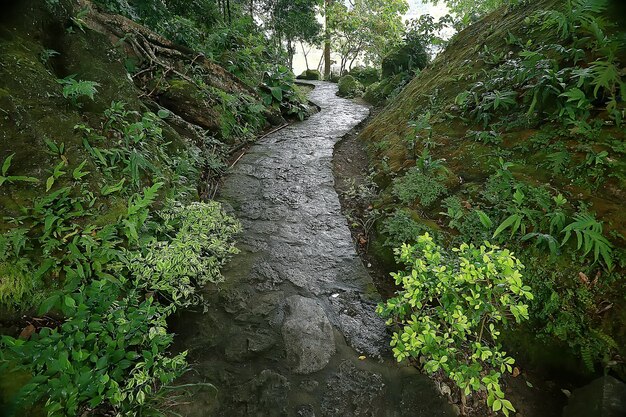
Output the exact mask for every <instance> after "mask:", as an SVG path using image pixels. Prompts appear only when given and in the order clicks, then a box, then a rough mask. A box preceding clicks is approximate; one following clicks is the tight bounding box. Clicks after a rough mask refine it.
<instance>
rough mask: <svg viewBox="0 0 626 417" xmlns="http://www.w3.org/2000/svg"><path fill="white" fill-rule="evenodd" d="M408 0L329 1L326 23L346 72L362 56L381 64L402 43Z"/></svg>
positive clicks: (341, 69) (366, 60)
mask: <svg viewBox="0 0 626 417" xmlns="http://www.w3.org/2000/svg"><path fill="white" fill-rule="evenodd" d="M408 8H409V6H408V3H407V2H406V0H355V1H354V2H351V3H350V4H348V5H346V4H345V3H344V2H339V1H334V2H330V1H327V2H326V9H325V12H326V24H327V31H328V35H327V36H329V37H330V46H331V48H332V49H333V50H334V51H335V52H336V53H337V54H338V55H339V56H340V62H339V71H340V73H341V74H343V73H344V72H345V71H346V70H348V69H350V68H351V67H352V66H353V65H354V63H355V62H356V61H358V60H362V61H364V63H366V64H371V65H378V64H380V62H381V61H382V58H383V57H384V56H385V55H386V53H387V52H389V50H390V49H391V48H392V47H394V46H397V45H398V44H400V42H401V41H402V34H403V32H404V25H403V22H402V15H403V14H404V13H406V12H407V10H408Z"/></svg>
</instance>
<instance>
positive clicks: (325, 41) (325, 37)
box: [324, 0, 332, 80]
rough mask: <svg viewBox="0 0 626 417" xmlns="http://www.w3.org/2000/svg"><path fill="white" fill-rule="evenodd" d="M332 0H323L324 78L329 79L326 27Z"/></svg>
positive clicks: (327, 32)
mask: <svg viewBox="0 0 626 417" xmlns="http://www.w3.org/2000/svg"><path fill="white" fill-rule="evenodd" d="M331 3H332V0H325V5H326V15H325V33H324V79H325V80H330V64H331V62H330V27H328V12H329V9H330V5H331Z"/></svg>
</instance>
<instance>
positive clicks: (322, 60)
mask: <svg viewBox="0 0 626 417" xmlns="http://www.w3.org/2000/svg"><path fill="white" fill-rule="evenodd" d="M323 62H324V54H322V56H320V60H319V62H318V63H317V70H318V71H319V72H322V63H323Z"/></svg>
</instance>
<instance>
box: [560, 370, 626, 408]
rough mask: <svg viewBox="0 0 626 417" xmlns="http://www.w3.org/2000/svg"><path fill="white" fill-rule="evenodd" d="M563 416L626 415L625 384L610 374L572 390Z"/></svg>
mask: <svg viewBox="0 0 626 417" xmlns="http://www.w3.org/2000/svg"><path fill="white" fill-rule="evenodd" d="M563 417H626V384H624V383H623V382H621V381H618V380H617V379H615V378H613V377H612V376H603V377H601V378H598V379H595V380H594V381H593V382H591V383H590V384H589V385H585V386H584V387H582V388H578V389H576V390H574V392H572V395H571V396H570V398H569V402H568V404H567V405H566V406H565V409H564V410H563Z"/></svg>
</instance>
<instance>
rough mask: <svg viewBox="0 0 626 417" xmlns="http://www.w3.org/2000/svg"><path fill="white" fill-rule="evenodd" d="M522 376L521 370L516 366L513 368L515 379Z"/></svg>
mask: <svg viewBox="0 0 626 417" xmlns="http://www.w3.org/2000/svg"><path fill="white" fill-rule="evenodd" d="M519 374H520V371H519V368H518V367H517V366H516V367H515V368H513V378H517V377H518V376H519Z"/></svg>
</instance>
